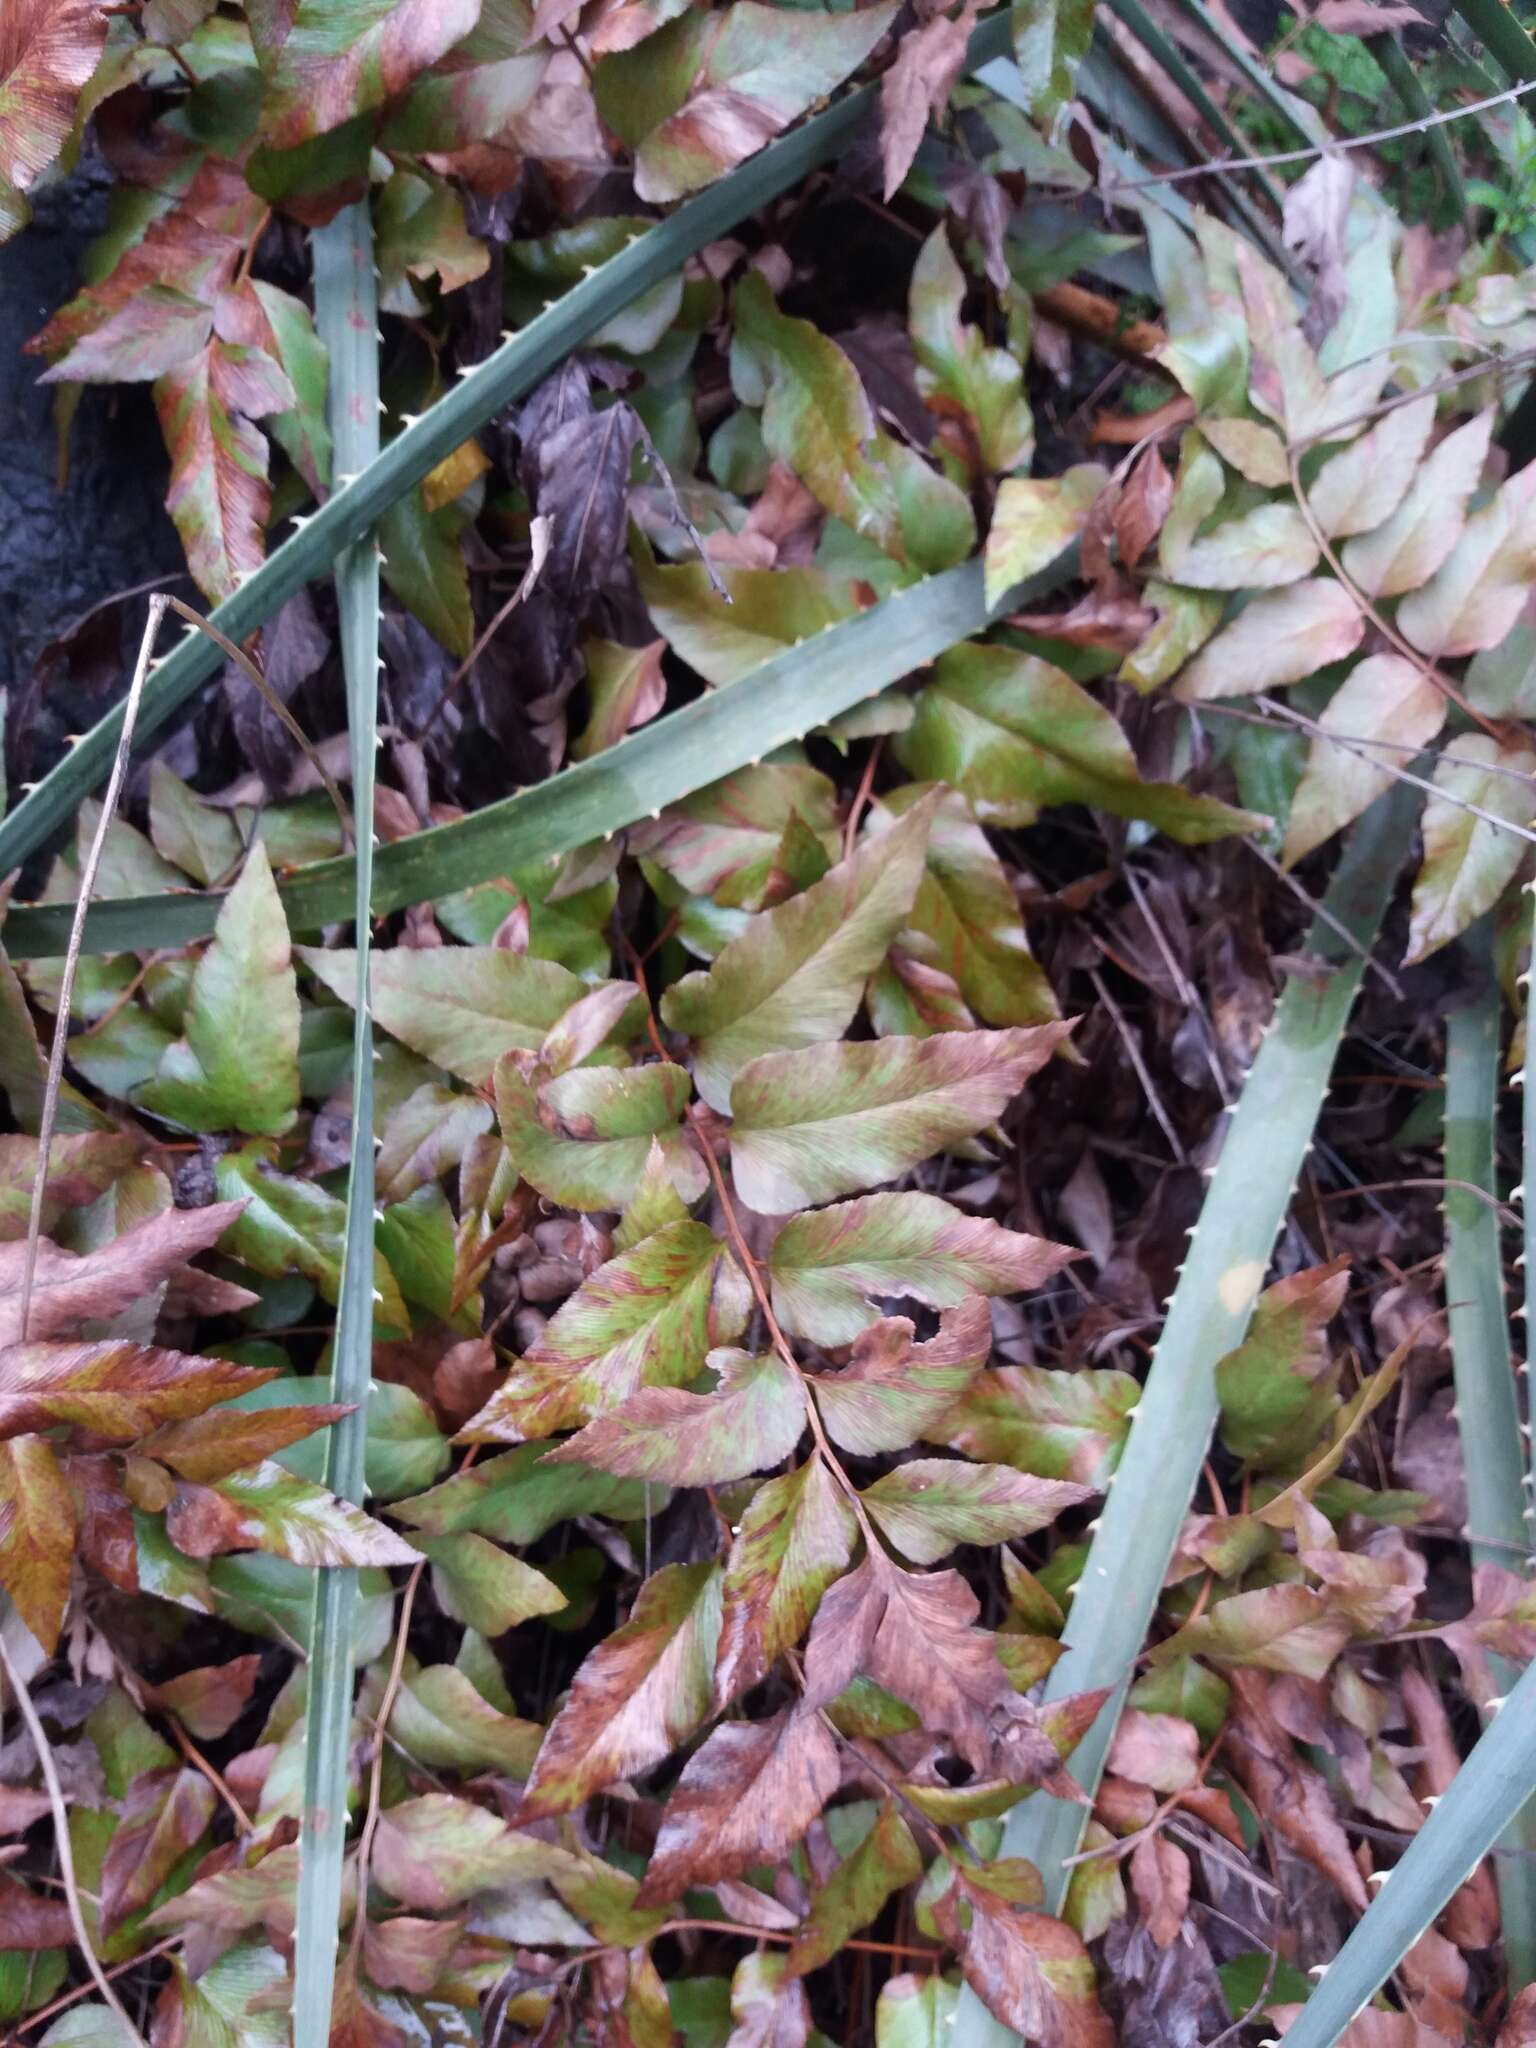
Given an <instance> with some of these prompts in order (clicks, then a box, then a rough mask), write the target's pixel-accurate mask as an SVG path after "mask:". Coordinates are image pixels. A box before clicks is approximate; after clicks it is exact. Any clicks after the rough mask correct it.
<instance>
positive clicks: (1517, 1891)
mask: <svg viewBox="0 0 1536 2048" xmlns="http://www.w3.org/2000/svg"><path fill="white" fill-rule="evenodd" d="M1465 945H1466V949H1467V951H1468V952H1469V953H1470V954H1471V956H1472V958H1473V959H1474V960H1475V961H1476V963H1477V965H1478V968H1479V970H1480V972H1481V976H1482V986H1481V988H1480V990H1479V992H1478V994H1477V996H1476V997H1475V999H1474V1000H1473V1001H1472V1002H1470V1003H1468V1004H1466V1005H1465V1006H1464V1007H1463V1008H1461V1009H1459V1010H1453V1011H1452V1013H1451V1016H1450V1018H1449V1020H1448V1022H1447V1025H1446V1039H1445V1177H1446V1180H1447V1182H1449V1183H1450V1185H1449V1186H1447V1188H1446V1191H1445V1298H1446V1303H1447V1312H1448V1315H1449V1319H1450V1328H1451V1360H1452V1365H1453V1368H1454V1371H1455V1375H1456V1417H1457V1427H1458V1429H1459V1430H1460V1433H1461V1455H1462V1462H1463V1465H1464V1467H1465V1469H1466V1475H1467V1534H1468V1538H1469V1541H1470V1546H1471V1551H1472V1561H1473V1563H1474V1564H1495V1565H1500V1566H1503V1567H1505V1568H1506V1569H1507V1568H1508V1567H1509V1565H1510V1564H1511V1563H1512V1561H1513V1558H1514V1557H1516V1556H1518V1555H1519V1552H1520V1551H1521V1549H1522V1548H1523V1547H1524V1545H1525V1542H1526V1526H1525V1515H1524V1511H1525V1498H1526V1497H1525V1459H1524V1456H1523V1454H1522V1451H1521V1446H1520V1407H1519V1403H1518V1401H1517V1400H1516V1397H1515V1370H1514V1360H1513V1357H1512V1356H1511V1353H1510V1347H1509V1305H1508V1303H1507V1301H1506V1300H1505V1296H1504V1264H1503V1256H1502V1252H1501V1249H1500V1243H1499V1212H1498V1210H1497V1209H1496V1208H1495V1207H1494V1206H1493V1202H1492V1200H1491V1199H1489V1200H1482V1199H1480V1198H1479V1196H1478V1195H1477V1194H1475V1193H1473V1192H1472V1190H1473V1189H1481V1190H1482V1191H1483V1194H1484V1195H1486V1196H1488V1197H1490V1198H1492V1197H1495V1196H1496V1195H1497V1192H1498V1187H1497V1178H1496V1174H1495V1151H1494V1130H1495V1124H1494V1120H1495V1115H1496V1112H1497V1108H1498V1083H1499V985H1498V983H1497V981H1496V980H1495V979H1494V974H1493V943H1492V933H1491V931H1490V930H1489V927H1488V923H1487V920H1486V919H1485V920H1484V921H1483V923H1482V924H1481V925H1479V926H1477V927H1476V928H1475V929H1474V930H1473V931H1472V932H1471V933H1469V934H1468V936H1467V939H1466V941H1465ZM1457 1182H1461V1183H1463V1185H1461V1186H1457V1185H1456V1183H1457ZM1488 1666H1489V1670H1490V1672H1491V1673H1492V1676H1493V1682H1494V1684H1495V1685H1496V1686H1497V1687H1498V1689H1499V1691H1500V1692H1501V1693H1507V1692H1508V1691H1509V1690H1510V1688H1511V1687H1512V1686H1513V1685H1514V1684H1515V1682H1516V1680H1517V1679H1518V1678H1519V1676H1520V1669H1519V1666H1518V1665H1515V1664H1511V1663H1509V1662H1508V1661H1507V1659H1505V1658H1503V1657H1493V1656H1490V1657H1489V1659H1488ZM1502 1846H1503V1847H1504V1848H1506V1849H1508V1850H1509V1851H1510V1852H1511V1853H1510V1854H1509V1855H1507V1856H1501V1857H1500V1858H1499V1860H1498V1864H1497V1874H1498V1883H1499V1917H1500V1919H1501V1920H1502V1921H1503V1925H1504V1960H1505V1967H1506V1969H1507V1971H1508V1974H1509V1979H1510V1987H1511V1989H1512V1990H1518V1989H1519V1988H1520V1986H1521V1985H1523V1984H1528V1983H1530V1981H1531V1978H1532V1975H1533V1974H1536V1857H1533V1853H1532V1852H1533V1851H1536V1811H1533V1810H1532V1809H1531V1808H1530V1807H1527V1808H1526V1809H1525V1811H1524V1812H1523V1813H1520V1814H1518V1815H1516V1816H1515V1818H1514V1819H1513V1820H1512V1822H1511V1824H1510V1826H1509V1828H1508V1829H1507V1830H1506V1831H1505V1834H1504V1837H1503V1842H1502Z"/></svg>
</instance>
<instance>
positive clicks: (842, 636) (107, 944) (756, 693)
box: [6, 548, 1077, 960]
mask: <svg viewBox="0 0 1536 2048" xmlns="http://www.w3.org/2000/svg"><path fill="white" fill-rule="evenodd" d="M1076 570H1077V551H1076V549H1075V548H1071V549H1068V550H1067V551H1066V552H1064V553H1063V554H1062V555H1060V556H1059V557H1058V558H1057V560H1056V561H1055V562H1053V563H1052V564H1051V565H1050V567H1049V568H1047V569H1044V570H1042V571H1041V573H1040V574H1039V575H1038V576H1034V577H1031V578H1030V579H1029V581H1028V582H1027V583H1023V584H1020V585H1019V587H1018V589H1016V590H1013V591H1010V592H1009V593H1008V594H1007V595H1006V596H1005V597H1004V598H1003V599H1002V600H1001V601H1000V603H999V604H998V605H997V606H995V607H992V608H990V609H989V607H988V605H987V602H986V597H985V593H984V589H983V578H982V565H981V561H980V559H979V558H973V559H972V560H971V561H969V562H962V563H961V564H960V566H959V567H958V568H955V569H946V570H944V571H943V572H942V573H941V574H940V575H937V576H930V577H929V578H928V579H927V580H926V581H925V582H922V583H917V584H913V585H912V586H911V587H910V588H909V589H906V590H900V591H897V592H895V593H893V595H891V596H890V597H887V598H884V599H883V600H882V601H881V602H880V603H879V604H876V605H872V606H871V607H870V609H869V610H868V611H866V612H861V613H859V615H858V616H857V618H852V619H846V620H844V621H843V622H842V623H841V624H839V625H836V626H829V627H828V628H827V629H826V630H825V631H824V632H822V633H819V634H817V635H816V637H815V638H814V639H811V640H807V641H804V642H802V643H801V644H800V645H799V646H797V647H789V648H786V649H785V651H784V652H783V653H782V654H776V655H774V656H773V658H772V659H771V660H770V661H765V662H763V663H761V664H760V665H759V666H758V667H757V668H755V669H753V670H752V671H751V672H750V673H749V674H748V675H745V676H743V677H741V678H740V680H739V681H737V682H734V683H731V684H728V685H727V686H726V687H725V688H723V689H719V690H711V691H709V692H708V693H707V694H706V695H704V696H703V697H700V698H698V699H697V700H696V701H695V702H694V703H692V704H689V705H686V706H684V708H683V709H682V710H680V711H674V712H672V713H671V714H670V715H669V716H668V717H666V718H661V719H658V720H656V722H655V723H654V724H653V725H647V726H642V727H641V728H640V730H639V731H638V732H634V733H631V734H629V735H628V737H627V738H625V739H623V740H621V741H620V742H619V744H618V745H617V746H614V747H609V748H608V749H607V750H606V751H605V752H603V753H601V754H595V755H593V757H592V758H591V759H590V760H588V761H580V762H577V763H576V765H575V766H574V767H570V768H565V769H562V770H561V772H560V773H559V774H558V775H553V776H551V777H550V778H549V780H548V781H547V782H540V783H536V784H535V785H534V786H533V787H532V788H531V789H525V790H520V791H519V792H518V794H517V795H516V796H511V797H505V798H503V799H502V801H501V802H500V803H495V804H488V805H487V806H486V807H485V808H484V809H483V810H479V811H474V812H472V813H471V814H470V815H469V816H468V817H466V818H460V819H457V820H456V821H455V822H454V823H453V824H451V825H439V826H436V827H434V828H433V829H432V830H431V831H429V832H419V833H416V834H415V835H414V836H413V837H411V838H409V839H399V840H396V841H395V842H394V844H393V845H391V846H385V847H381V848H380V849H379V852H378V855H377V857H376V859H375V862H374V886H373V909H374V913H375V915H381V914H382V913H384V912H385V911H390V910H398V909H400V908H401V907H402V906H403V905H405V904H407V903H422V902H427V901H430V900H431V899H433V898H435V897H438V896H444V895H447V894H449V893H450V892H452V891H453V890H456V889H467V888H471V887H473V886H474V884H475V883H477V882H486V881H490V880H491V879H493V878H494V877H495V876H497V875H504V874H507V873H509V872H510V871H511V870H512V869H514V868H518V867H525V866H529V865H532V864H534V863H536V862H538V861H540V860H544V859H547V858H548V857H549V856H550V855H552V854H560V853H569V852H572V851H574V849H575V848H576V847H578V846H588V845H591V844H592V842H593V841H595V840H599V839H602V838H604V837H605V836H606V835H607V834H608V833H610V832H617V831H620V830H622V829H623V827H624V826H626V825H633V824H637V823H638V822H639V821H640V819H642V818H646V817H649V816H650V814H651V812H652V811H654V810H660V809H661V808H662V806H663V805H665V804H670V803H677V802H680V801H681V799H682V798H683V797H685V796H687V795H689V794H690V793H691V792H692V791H693V790H695V789H699V788H702V787H703V786H704V785H705V784H706V783H710V782H717V781H718V780H719V779H720V777H721V776H723V775H730V774H732V773H734V772H735V771H736V770H737V769H738V768H743V767H745V766H746V765H747V764H748V763H749V762H751V761H753V760H755V759H757V758H758V757H759V756H760V755H763V754H769V753H772V752H773V750H774V748H776V747H783V746H788V745H789V744H790V743H791V742H792V741H795V740H799V739H803V738H804V736H805V734H806V733H807V732H808V731H810V730H811V729H812V728H813V727H815V726H818V725H824V724H825V723H826V722H827V720H828V719H831V718H835V717H836V716H837V715H838V714H839V713H840V712H843V711H847V710H849V709H851V708H852V706H853V705H855V704H858V703H860V702H861V701H862V700H863V699H864V698H866V697H871V696H873V695H875V693H876V692H877V691H880V690H883V689H886V688H888V687H889V686H890V685H891V684H892V683H896V682H899V681H900V680H901V678H902V677H903V676H906V675H909V674H910V673H911V672H912V671H913V670H914V669H916V668H920V667H921V666H922V665H923V664H924V663H925V662H929V661H932V660H934V659H935V658H936V657H937V656H938V655H940V654H942V653H943V652H944V650H945V649H946V648H948V647H953V646H954V645H955V643H956V642H957V641H960V640H964V639H966V638H967V637H968V636H969V635H970V634H972V633H978V632H980V631H981V629H982V628H983V627H984V626H985V625H986V624H987V623H988V622H989V620H990V619H992V618H993V617H996V616H998V615H1000V614H1001V613H1002V612H1004V611H1006V610H1009V609H1013V610H1017V609H1018V608H1019V607H1020V606H1021V605H1024V604H1028V603H1034V602H1037V601H1038V600H1039V599H1040V598H1042V597H1043V596H1044V595H1045V594H1046V593H1047V592H1048V591H1051V590H1055V589H1057V588H1059V587H1060V585H1062V584H1063V583H1065V582H1067V581H1068V579H1069V578H1070V577H1072V576H1073V575H1075V573H1076ZM359 808H360V809H361V807H359ZM355 885H356V868H355V863H354V862H353V860H352V859H351V858H350V857H348V858H345V859H340V860H328V861H318V862H316V863H315V865H314V866H313V867H308V868H303V869H301V870H300V871H299V872H298V874H296V875H295V876H293V877H292V878H291V879H290V880H289V881H287V882H285V883H284V884H283V885H282V890H281V893H282V898H283V906H284V909H285V910H286V912H287V916H288V924H289V928H290V929H291V930H292V931H295V932H309V931H317V930H318V929H319V928H320V927H321V926H322V925H326V924H335V923H337V922H339V921H340V920H341V919H343V918H346V917H349V916H351V914H352V903H353V892H354V889H355ZM222 900H223V899H222V898H221V897H219V896H217V895H213V894H208V895H199V894H194V893H192V892H190V891H189V892H188V893H187V894H185V895H175V894H172V895H164V896H131V897H124V898H120V899H119V900H117V901H116V902H111V903H100V904H93V905H92V907H91V912H90V916H89V917H88V919H87V920H86V926H85V946H86V950H87V951H90V952H97V953H102V952H106V953H111V952H123V951H132V950H136V949H138V948H139V947H143V946H180V945H187V944H189V943H190V942H191V941H192V940H193V939H197V938H203V937H205V936H206V935H207V934H208V933H209V932H211V931H212V929H213V924H214V920H215V918H216V917H217V916H218V912H219V905H220V903H221V901H222ZM69 919H70V911H69V907H68V906H67V905H62V904H60V905H53V904H47V905H44V904H37V905H32V906H25V905H23V906H18V907H17V908H15V909H13V910H12V912H11V914H10V916H9V917H8V919H7V920H6V942H7V947H8V950H9V951H10V952H11V954H12V955H13V957H15V958H16V959H18V960H28V959H33V960H40V959H48V958H51V957H52V956H54V955H55V954H58V953H61V952H62V951H63V949H64V945H65V943H66V941H67V938H68V933H69Z"/></svg>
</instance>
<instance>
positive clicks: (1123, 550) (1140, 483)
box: [1112, 445, 1173, 569]
mask: <svg viewBox="0 0 1536 2048" xmlns="http://www.w3.org/2000/svg"><path fill="white" fill-rule="evenodd" d="M1172 503H1173V477H1172V475H1171V474H1170V472H1169V469H1168V465H1167V463H1166V462H1164V460H1163V458H1162V454H1161V452H1160V451H1159V449H1158V448H1157V447H1156V446H1155V445H1154V446H1153V447H1151V448H1149V449H1148V450H1147V451H1146V453H1145V454H1144V455H1143V456H1142V458H1141V460H1140V461H1139V462H1138V463H1137V464H1136V467H1135V468H1134V469H1133V470H1132V471H1131V473H1130V475H1129V476H1128V477H1127V478H1126V480H1125V482H1124V484H1123V485H1122V486H1121V488H1120V493H1119V496H1118V497H1117V498H1116V499H1115V507H1114V513H1113V517H1112V524H1113V529H1114V535H1115V547H1116V551H1117V552H1118V554H1119V557H1120V566H1121V568H1122V569H1134V568H1135V566H1136V564H1137V563H1138V562H1139V561H1140V560H1141V558H1142V556H1143V555H1144V554H1145V553H1146V552H1147V549H1148V548H1149V547H1151V545H1152V543H1153V541H1155V540H1156V539H1157V536H1158V535H1159V534H1160V533H1161V532H1162V530H1163V521H1164V520H1165V519H1166V518H1167V517H1168V508H1169V507H1170V506H1171V505H1172Z"/></svg>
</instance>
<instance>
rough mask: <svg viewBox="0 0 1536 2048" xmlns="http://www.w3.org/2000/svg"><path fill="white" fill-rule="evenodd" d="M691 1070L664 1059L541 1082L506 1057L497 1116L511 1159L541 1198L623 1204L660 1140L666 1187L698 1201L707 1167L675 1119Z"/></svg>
mask: <svg viewBox="0 0 1536 2048" xmlns="http://www.w3.org/2000/svg"><path fill="white" fill-rule="evenodd" d="M689 1093H690V1088H689V1079H688V1071H687V1069H686V1068H685V1067H680V1066H674V1065H673V1064H672V1063H671V1062H670V1061H668V1060H656V1061H653V1062H652V1063H651V1064H650V1065H648V1066H643V1067H623V1068H620V1067H578V1068H576V1069H575V1070H574V1071H573V1072H571V1073H567V1074H555V1075H552V1076H551V1077H550V1078H549V1079H548V1080H547V1081H543V1082H541V1083H540V1084H539V1085H538V1087H537V1088H535V1087H534V1085H533V1084H532V1083H530V1082H529V1081H528V1080H527V1079H526V1078H525V1076H524V1075H523V1074H522V1073H521V1072H520V1071H519V1069H518V1067H517V1066H516V1065H515V1064H514V1062H513V1061H512V1060H511V1059H510V1058H507V1059H503V1060H502V1061H501V1062H500V1063H499V1064H498V1066H497V1068H496V1115H497V1120H498V1121H499V1123H500V1125H501V1135H502V1137H503V1139H504V1140H505V1142H506V1146H507V1150H508V1152H509V1153H510V1154H511V1157H512V1160H513V1163H514V1164H515V1165H516V1167H517V1170H518V1172H519V1173H520V1174H521V1175H522V1176H523V1178H524V1179H525V1180H527V1181H529V1182H531V1183H532V1185H533V1186H534V1187H536V1188H537V1189H538V1191H539V1193H540V1194H541V1195H547V1196H548V1197H549V1199H550V1201H552V1202H559V1203H560V1204H561V1205H562V1206H564V1207H566V1208H571V1209H622V1208H624V1207H626V1205H627V1204H628V1203H629V1202H630V1200H631V1199H632V1198H633V1196H634V1193H635V1190H636V1189H637V1188H638V1187H639V1185H640V1181H641V1177H642V1176H643V1174H644V1172H645V1168H646V1162H647V1161H648V1159H649V1158H650V1153H651V1146H652V1144H653V1143H654V1142H657V1141H659V1142H660V1144H661V1149H662V1152H663V1155H664V1156H665V1159H666V1162H667V1171H668V1173H669V1174H670V1176H671V1179H672V1184H673V1186H674V1187H675V1188H676V1189H677V1191H678V1193H679V1194H680V1195H681V1196H682V1197H683V1199H684V1200H685V1201H688V1202H694V1201H697V1200H698V1198H699V1196H700V1195H701V1194H703V1192H704V1189H705V1187H706V1186H707V1185H708V1179H709V1169H708V1168H707V1167H706V1166H705V1164H704V1162H703V1160H702V1159H701V1158H700V1157H699V1156H698V1154H697V1153H696V1152H694V1151H693V1150H692V1148H691V1147H690V1146H689V1144H688V1143H687V1141H686V1139H685V1138H684V1136H683V1133H682V1131H681V1130H680V1129H679V1128H678V1120H679V1118H680V1117H681V1116H682V1113H683V1110H684V1108H685V1107H686V1106H687V1102H688V1096H689Z"/></svg>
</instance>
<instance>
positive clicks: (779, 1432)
mask: <svg viewBox="0 0 1536 2048" xmlns="http://www.w3.org/2000/svg"><path fill="white" fill-rule="evenodd" d="M708 1363H709V1365H710V1366H711V1368H712V1369H713V1370H714V1371H715V1372H717V1373H718V1374H719V1376H720V1384H719V1388H718V1390H717V1391H716V1392H715V1393H713V1394H688V1393H684V1392H683V1391H682V1390H681V1389H680V1388H677V1387H645V1388H642V1389H641V1390H640V1392H638V1393H635V1394H632V1395H630V1397H629V1399H628V1400H627V1401H626V1402H625V1403H624V1404H623V1406H622V1407H621V1408H618V1409H616V1410H615V1411H614V1412H613V1413H611V1414H608V1415H602V1416H599V1417H598V1419H597V1421H595V1422H589V1423H588V1424H587V1426H586V1428H585V1429H582V1430H578V1431H577V1433H576V1435H575V1436H573V1437H570V1438H568V1439H567V1441H566V1442H564V1443H563V1444H561V1445H560V1447H559V1449H558V1450H554V1451H551V1452H550V1453H549V1454H548V1455H549V1461H550V1462H551V1463H570V1462H571V1461H573V1460H574V1461H578V1462H580V1463H581V1464H585V1465H596V1466H597V1467H598V1468H599V1469H600V1470H601V1471H604V1472H612V1473H614V1474H616V1475H617V1476H618V1477H620V1478H622V1479H660V1480H662V1481H664V1482H665V1483H666V1484H667V1485H668V1486H723V1485H725V1484H726V1483H728V1482H729V1481H730V1480H733V1479H745V1478H746V1476H747V1474H748V1473H750V1472H759V1471H761V1470H762V1469H763V1468H764V1467H765V1466H768V1465H777V1464H778V1463H779V1462H780V1461H781V1460H782V1459H784V1458H787V1457H788V1456H789V1455H790V1453H791V1452H792V1451H793V1450H794V1448H795V1446H796V1444H797V1443H798V1442H799V1441H800V1437H801V1433H802V1432H803V1430H804V1429H805V1426H806V1419H805V1394H804V1392H803V1390H802V1387H801V1383H800V1376H799V1374H798V1373H797V1372H796V1371H795V1369H794V1367H793V1366H791V1365H789V1364H787V1363H786V1362H785V1360H783V1359H781V1358H780V1357H779V1356H778V1355H777V1353H774V1352H770V1353H768V1354H767V1355H765V1356H763V1357H758V1358H753V1357H751V1356H749V1355H748V1353H746V1352H745V1351H712V1352H711V1353H710V1355H709V1360H708Z"/></svg>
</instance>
